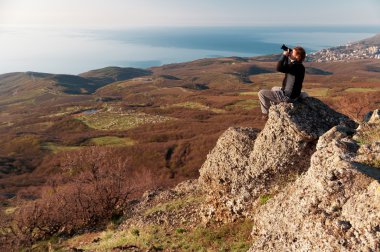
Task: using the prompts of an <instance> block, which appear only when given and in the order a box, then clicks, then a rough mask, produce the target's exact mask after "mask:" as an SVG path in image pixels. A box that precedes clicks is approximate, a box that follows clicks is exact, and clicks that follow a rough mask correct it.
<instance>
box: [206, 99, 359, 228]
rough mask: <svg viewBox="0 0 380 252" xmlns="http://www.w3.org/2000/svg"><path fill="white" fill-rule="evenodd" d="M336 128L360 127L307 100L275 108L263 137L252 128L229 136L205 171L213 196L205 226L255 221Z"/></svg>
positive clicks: (233, 131) (219, 144)
mask: <svg viewBox="0 0 380 252" xmlns="http://www.w3.org/2000/svg"><path fill="white" fill-rule="evenodd" d="M336 125H349V126H351V127H354V126H355V123H354V122H353V121H352V120H350V119H349V118H348V117H347V116H344V115H342V114H340V113H337V112H336V111H334V110H332V109H331V108H329V107H328V106H327V105H325V104H324V103H322V102H321V101H320V100H318V99H315V98H312V97H307V98H305V99H303V100H300V101H299V102H296V103H281V104H278V105H275V106H272V107H271V108H270V110H269V119H268V121H267V123H266V125H265V127H264V129H263V130H262V131H261V132H260V133H259V134H258V135H257V131H256V130H254V129H250V128H233V129H229V130H227V131H226V132H225V133H224V134H223V135H222V136H221V137H220V139H219V140H218V142H217V144H216V146H215V148H214V149H213V150H212V151H211V153H210V154H209V155H208V156H207V160H206V162H205V163H204V164H203V166H202V167H201V169H200V177H199V182H200V185H201V186H202V187H203V189H204V191H205V192H207V194H208V196H207V198H206V204H205V209H204V218H205V220H210V219H213V220H216V221H222V222H231V221H234V220H235V219H237V218H240V217H249V218H251V217H252V215H253V213H254V211H253V209H255V208H256V207H257V204H258V203H257V202H258V200H259V199H260V197H261V196H265V195H268V194H275V193H276V192H277V191H279V190H281V189H282V188H283V187H284V186H285V184H286V183H288V182H290V181H292V180H294V178H296V177H297V174H300V173H301V172H304V171H306V170H307V169H308V167H309V166H310V157H311V155H312V154H313V153H314V152H315V146H316V143H317V140H318V138H319V137H320V136H321V135H323V134H324V133H325V132H326V131H328V130H329V129H331V128H332V127H334V126H336ZM256 136H257V138H256Z"/></svg>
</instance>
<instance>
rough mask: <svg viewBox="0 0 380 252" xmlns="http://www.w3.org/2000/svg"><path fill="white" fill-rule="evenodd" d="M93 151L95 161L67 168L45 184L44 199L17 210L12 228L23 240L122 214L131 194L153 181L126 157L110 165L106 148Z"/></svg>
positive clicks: (61, 232)
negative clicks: (135, 168) (127, 161)
mask: <svg viewBox="0 0 380 252" xmlns="http://www.w3.org/2000/svg"><path fill="white" fill-rule="evenodd" d="M85 153H86V152H82V154H85ZM87 154H89V153H87ZM90 154H91V153H90ZM92 155H93V156H92V157H89V156H87V158H89V160H91V162H87V164H86V166H85V167H81V168H79V167H70V166H66V167H65V168H63V169H62V174H61V175H60V176H59V177H57V178H55V179H54V180H53V182H52V183H51V185H50V186H46V187H44V188H43V191H42V196H41V198H40V199H38V200H35V201H32V202H27V203H26V204H23V205H21V206H20V207H19V208H18V209H17V210H16V212H15V214H14V218H13V220H12V231H13V233H14V234H15V236H16V237H17V239H19V241H20V243H21V244H23V245H31V244H32V243H33V242H35V241H37V240H41V239H46V238H48V237H50V236H52V235H55V234H58V235H72V234H74V233H75V232H76V231H79V230H82V229H84V228H86V227H94V226H96V225H98V224H102V223H106V222H107V221H108V220H110V219H112V218H114V217H115V216H120V215H122V214H123V211H124V210H125V208H126V207H127V203H128V201H129V200H130V198H131V195H133V193H134V192H136V190H144V189H143V188H145V187H147V186H148V185H149V184H150V183H151V181H152V180H151V176H150V174H149V173H148V172H144V173H141V172H140V173H136V172H134V171H133V170H132V169H131V168H130V167H128V166H127V165H126V160H124V161H123V160H114V163H113V164H112V165H111V166H109V160H107V161H104V157H105V156H107V151H106V150H104V149H101V148H93V149H92ZM82 158H83V157H82Z"/></svg>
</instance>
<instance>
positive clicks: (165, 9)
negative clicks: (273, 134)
mask: <svg viewBox="0 0 380 252" xmlns="http://www.w3.org/2000/svg"><path fill="white" fill-rule="evenodd" d="M0 25H1V26H41V27H42V26H48V27H51V26H53V27H78V28H123V27H139V26H266V25H275V26H278V25H301V26H307V25H351V26H352V25H380V1H379V0H318V1H317V0H313V1H310V0H287V1H282V0H265V1H263V0H191V1H189V0H103V1H101V0H0Z"/></svg>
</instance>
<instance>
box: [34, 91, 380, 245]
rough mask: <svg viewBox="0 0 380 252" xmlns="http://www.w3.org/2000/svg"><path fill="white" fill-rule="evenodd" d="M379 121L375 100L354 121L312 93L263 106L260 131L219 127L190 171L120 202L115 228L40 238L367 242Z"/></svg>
mask: <svg viewBox="0 0 380 252" xmlns="http://www.w3.org/2000/svg"><path fill="white" fill-rule="evenodd" d="M379 130H380V112H379V111H378V110H376V111H374V112H373V113H372V115H371V114H369V116H368V117H367V118H366V121H363V122H362V123H361V124H360V127H357V124H356V123H355V122H353V121H352V120H350V119H349V118H348V117H346V116H344V115H342V114H340V113H337V112H336V111H334V110H332V109H331V108H329V107H328V106H326V104H324V103H322V102H321V101H319V100H318V99H315V98H306V99H304V100H303V101H300V102H299V103H295V104H279V105H276V106H272V107H271V109H270V112H269V119H268V121H267V122H266V124H265V126H264V128H263V129H262V130H261V131H260V130H257V129H254V128H250V127H231V128H229V129H227V130H226V131H225V132H224V133H223V134H222V135H221V136H220V137H219V139H218V141H217V143H216V145H215V146H214V148H213V149H212V150H211V151H210V152H209V154H208V155H207V159H206V161H205V162H204V164H203V165H202V167H201V170H200V173H201V174H200V177H199V178H198V179H197V180H196V179H193V180H187V181H184V182H182V183H180V184H178V185H177V186H175V187H173V188H170V189H166V190H165V189H162V188H161V189H160V188H158V189H154V190H148V191H146V192H145V193H144V195H143V196H142V197H141V198H139V199H138V200H132V201H130V202H129V204H128V207H127V208H126V209H125V212H124V217H123V219H122V220H120V224H119V225H118V228H117V229H115V228H108V229H107V230H104V231H101V230H93V231H92V232H86V233H84V234H80V235H77V236H75V237H73V238H70V239H67V240H63V241H61V242H57V243H56V242H50V243H49V244H50V245H49V246H52V247H53V248H55V249H67V248H71V249H73V250H78V249H83V250H84V251H91V250H94V249H100V250H102V251H110V250H115V251H119V250H128V249H129V250H133V251H146V250H149V251H197V250H203V249H206V248H207V249H209V250H211V251H218V250H220V249H221V248H223V249H225V250H228V251H247V250H248V251H283V250H286V251H316V250H318V251H319V250H321V251H366V250H367V251H377V250H378V249H379V248H380V242H379V239H378V234H379V229H378V227H379V225H380V222H379V220H380V218H379V217H380V215H379V213H380V211H379V210H380V209H379V206H380V197H379V196H380V195H379V188H380V184H379V181H380V180H379V179H380V172H379V160H380V146H379V140H380V139H379ZM284 142H285V143H287V144H286V146H285V145H284ZM113 225H115V224H113ZM44 246H47V243H46V242H41V243H39V244H38V247H39V248H40V249H42V248H44Z"/></svg>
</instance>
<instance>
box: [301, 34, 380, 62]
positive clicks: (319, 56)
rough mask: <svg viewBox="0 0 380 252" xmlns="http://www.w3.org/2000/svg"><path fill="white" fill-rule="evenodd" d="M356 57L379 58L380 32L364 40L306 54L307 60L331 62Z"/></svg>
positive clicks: (354, 58)
mask: <svg viewBox="0 0 380 252" xmlns="http://www.w3.org/2000/svg"><path fill="white" fill-rule="evenodd" d="M358 59H380V33H379V34H377V35H375V36H373V37H371V38H367V39H364V40H360V41H357V42H354V43H349V44H346V45H345V46H338V47H333V48H328V49H323V50H321V51H318V52H315V53H312V54H310V55H308V61H314V62H333V61H345V62H348V61H352V60H358Z"/></svg>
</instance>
